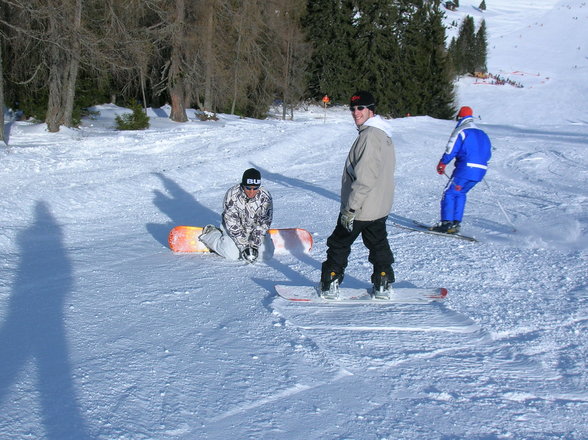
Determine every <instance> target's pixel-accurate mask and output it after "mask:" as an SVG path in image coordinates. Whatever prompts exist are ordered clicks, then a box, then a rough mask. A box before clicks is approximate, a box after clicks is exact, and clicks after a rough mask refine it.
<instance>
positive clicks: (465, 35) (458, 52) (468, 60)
mask: <svg viewBox="0 0 588 440" xmlns="http://www.w3.org/2000/svg"><path fill="white" fill-rule="evenodd" d="M474 30H475V27H474V19H473V18H472V17H471V16H469V15H467V16H466V17H465V18H464V19H463V21H462V22H461V25H460V27H459V34H458V36H457V39H455V43H454V41H452V42H451V44H450V46H449V50H450V55H451V58H452V60H453V66H454V68H455V71H456V73H457V74H458V75H463V74H465V73H474V72H475V66H476V36H475V32H474Z"/></svg>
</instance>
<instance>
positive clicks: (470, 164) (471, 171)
mask: <svg viewBox="0 0 588 440" xmlns="http://www.w3.org/2000/svg"><path fill="white" fill-rule="evenodd" d="M491 156H492V144H491V142H490V139H489V138H488V135H487V134H486V133H485V132H484V131H483V130H481V129H480V128H478V127H476V124H475V123H474V117H473V111H472V109H471V108H470V107H467V106H465V107H462V108H461V109H460V110H459V113H458V114H457V125H456V126H455V128H454V130H453V132H452V133H451V136H450V137H449V142H448V143H447V147H446V149H445V154H443V156H442V157H441V160H440V161H439V163H438V164H437V173H439V174H441V175H443V174H445V167H446V166H447V164H449V163H450V162H451V161H452V160H454V159H455V169H454V170H453V173H452V175H451V177H450V179H449V182H448V183H447V186H446V187H445V191H444V192H443V198H442V199H441V222H440V223H438V224H437V225H436V226H433V227H432V228H431V230H432V231H436V232H444V233H448V234H457V233H458V232H459V229H460V224H461V221H462V218H463V213H464V210H465V205H466V199H467V193H468V192H469V191H470V190H471V189H472V188H473V187H474V186H476V184H477V183H478V182H481V181H482V179H484V176H485V175H486V171H487V170H488V162H489V161H490V157H491Z"/></svg>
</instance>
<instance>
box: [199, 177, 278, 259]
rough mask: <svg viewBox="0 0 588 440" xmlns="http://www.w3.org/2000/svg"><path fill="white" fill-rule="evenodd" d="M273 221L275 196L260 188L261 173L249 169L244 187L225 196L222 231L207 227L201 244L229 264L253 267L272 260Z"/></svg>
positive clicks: (201, 238)
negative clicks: (259, 260) (269, 230)
mask: <svg viewBox="0 0 588 440" xmlns="http://www.w3.org/2000/svg"><path fill="white" fill-rule="evenodd" d="M272 217H273V201H272V196H271V194H270V193H269V191H268V190H266V189H265V188H264V187H262V186H261V173H260V172H259V171H258V170H256V169H255V168H249V169H248V170H246V171H245V172H244V173H243V177H242V179H241V183H239V184H237V185H235V186H233V187H231V188H229V190H228V191H227V193H226V194H225V199H224V203H223V215H222V229H219V228H217V227H216V226H214V225H207V226H206V227H205V228H204V229H203V231H202V235H200V238H199V240H200V241H201V242H202V243H204V245H205V246H206V247H207V248H209V249H210V250H211V251H213V252H215V253H217V254H219V255H220V256H222V257H225V258H226V259H229V260H238V259H243V260H245V261H247V262H248V263H253V262H255V261H257V259H258V258H262V259H269V258H271V257H272V255H273V253H274V244H273V241H272V239H271V237H270V235H269V234H268V233H267V231H268V229H269V228H270V226H271V223H272Z"/></svg>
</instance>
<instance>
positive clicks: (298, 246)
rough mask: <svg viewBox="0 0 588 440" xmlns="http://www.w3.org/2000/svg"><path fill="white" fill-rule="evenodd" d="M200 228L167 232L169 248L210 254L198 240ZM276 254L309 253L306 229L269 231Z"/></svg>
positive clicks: (310, 238) (176, 250) (309, 235)
mask: <svg viewBox="0 0 588 440" xmlns="http://www.w3.org/2000/svg"><path fill="white" fill-rule="evenodd" d="M202 229H203V228H201V227H200V226H176V227H175V228H173V229H172V230H171V231H170V232H169V236H168V242H169V247H170V248H171V250H172V251H174V252H210V251H209V250H208V248H207V247H206V246H204V244H202V243H201V242H200V240H198V237H200V234H202ZM268 233H269V234H270V237H271V238H272V241H273V242H274V246H275V248H276V253H296V252H306V253H308V252H310V250H311V249H312V235H311V234H310V233H309V232H308V231H307V230H306V229H300V228H285V229H269V230H268Z"/></svg>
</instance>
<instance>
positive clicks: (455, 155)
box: [441, 116, 492, 182]
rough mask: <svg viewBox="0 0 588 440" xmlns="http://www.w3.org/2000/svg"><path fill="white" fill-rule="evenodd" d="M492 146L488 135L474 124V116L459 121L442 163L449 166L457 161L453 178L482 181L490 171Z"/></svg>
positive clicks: (450, 138)
mask: <svg viewBox="0 0 588 440" xmlns="http://www.w3.org/2000/svg"><path fill="white" fill-rule="evenodd" d="M491 156H492V144H491V143H490V138H488V135H487V134H486V133H485V132H484V131H483V130H481V129H479V128H478V127H476V124H474V118H473V117H472V116H466V117H465V118H462V119H460V120H459V122H458V123H457V125H456V126H455V128H454V130H453V132H452V133H451V136H450V137H449V142H448V143H447V148H446V149H445V154H443V156H442V157H441V162H443V163H444V164H445V165H447V164H448V163H449V162H451V161H452V160H453V159H455V169H454V170H453V174H452V177H460V178H463V179H467V180H473V181H475V182H479V181H481V180H482V179H483V178H484V176H485V175H486V171H487V170H488V162H489V161H490V157H491Z"/></svg>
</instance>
